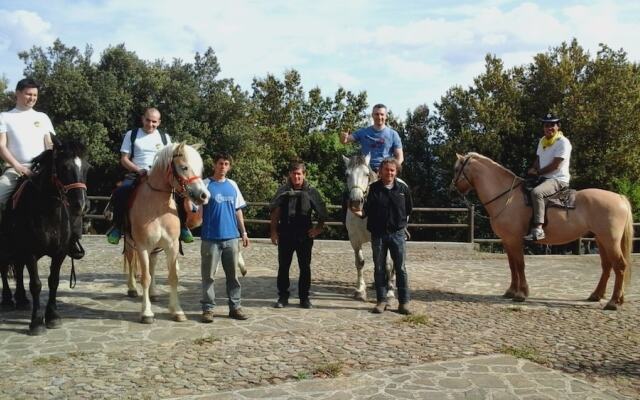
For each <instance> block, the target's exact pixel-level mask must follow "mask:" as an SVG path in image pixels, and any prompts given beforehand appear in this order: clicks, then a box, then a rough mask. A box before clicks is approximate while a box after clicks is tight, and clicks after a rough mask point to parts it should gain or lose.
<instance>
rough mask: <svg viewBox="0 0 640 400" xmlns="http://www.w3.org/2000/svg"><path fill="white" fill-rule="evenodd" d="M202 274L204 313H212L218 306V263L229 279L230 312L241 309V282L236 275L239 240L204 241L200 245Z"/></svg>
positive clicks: (201, 301)
mask: <svg viewBox="0 0 640 400" xmlns="http://www.w3.org/2000/svg"><path fill="white" fill-rule="evenodd" d="M200 256H201V261H200V272H201V273H202V300H200V303H201V304H202V311H211V310H213V308H214V307H215V305H216V301H215V297H216V294H215V290H214V282H215V275H216V271H217V270H218V263H219V262H220V261H222V268H223V269H224V275H225V277H226V279H227V297H228V298H229V310H235V309H237V308H240V281H238V277H237V275H236V271H237V267H238V239H237V238H236V239H228V240H202V244H201V245H200Z"/></svg>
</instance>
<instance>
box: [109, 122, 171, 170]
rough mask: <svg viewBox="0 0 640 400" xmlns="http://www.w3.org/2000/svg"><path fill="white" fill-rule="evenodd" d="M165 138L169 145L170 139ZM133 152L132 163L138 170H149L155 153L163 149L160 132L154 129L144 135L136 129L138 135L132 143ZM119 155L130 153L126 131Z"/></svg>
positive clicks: (129, 139) (128, 137) (129, 133)
mask: <svg viewBox="0 0 640 400" xmlns="http://www.w3.org/2000/svg"><path fill="white" fill-rule="evenodd" d="M165 136H166V138H167V144H171V138H170V137H169V135H167V134H165ZM133 146H134V147H135V150H134V151H133V160H131V162H133V163H134V164H135V165H136V166H137V167H138V168H144V169H146V170H150V169H151V166H152V165H153V161H154V160H155V158H156V153H157V152H158V151H159V150H160V149H162V148H163V147H164V143H162V137H161V136H160V132H158V130H157V129H156V130H155V131H153V132H151V133H146V132H145V131H144V130H142V128H138V134H137V135H136V140H135V142H133ZM120 152H121V153H126V154H130V153H131V131H128V132H127V133H126V135H124V140H123V141H122V146H121V147H120Z"/></svg>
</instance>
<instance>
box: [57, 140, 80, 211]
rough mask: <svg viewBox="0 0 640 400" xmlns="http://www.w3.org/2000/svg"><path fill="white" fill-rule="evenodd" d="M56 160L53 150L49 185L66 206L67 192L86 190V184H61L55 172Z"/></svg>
mask: <svg viewBox="0 0 640 400" xmlns="http://www.w3.org/2000/svg"><path fill="white" fill-rule="evenodd" d="M56 159H57V151H56V149H55V148H54V149H53V157H52V162H51V183H53V186H55V187H56V188H57V189H58V193H59V194H60V198H61V200H62V201H63V202H64V203H65V204H67V196H66V194H67V192H69V190H72V189H83V190H87V184H86V183H84V182H73V183H69V184H67V185H65V184H64V183H62V181H61V180H60V178H58V171H57V170H56Z"/></svg>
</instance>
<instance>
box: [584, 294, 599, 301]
mask: <svg viewBox="0 0 640 400" xmlns="http://www.w3.org/2000/svg"><path fill="white" fill-rule="evenodd" d="M600 299H601V297H598V296H596V295H595V294H592V295H591V296H589V298H588V299H587V301H600Z"/></svg>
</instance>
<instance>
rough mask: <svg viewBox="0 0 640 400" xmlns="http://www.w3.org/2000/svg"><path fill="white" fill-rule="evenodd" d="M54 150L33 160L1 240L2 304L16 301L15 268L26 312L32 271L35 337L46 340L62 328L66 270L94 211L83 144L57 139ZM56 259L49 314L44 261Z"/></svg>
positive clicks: (10, 207)
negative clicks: (60, 300)
mask: <svg viewBox="0 0 640 400" xmlns="http://www.w3.org/2000/svg"><path fill="white" fill-rule="evenodd" d="M52 140H53V149H51V150H46V151H44V152H43V153H42V154H40V155H39V156H37V157H36V158H34V159H33V161H32V164H31V170H32V171H33V175H31V176H28V177H26V176H25V177H22V178H21V179H20V180H19V181H18V185H17V186H16V190H15V191H14V194H13V198H12V199H10V202H9V204H7V208H6V210H5V212H4V215H3V219H2V233H3V239H2V240H0V246H1V249H0V253H2V261H1V262H0V264H2V265H0V270H1V272H2V286H3V288H2V305H3V307H7V308H11V307H12V306H13V305H14V302H13V300H12V298H11V290H10V288H9V282H8V280H7V271H8V268H9V265H12V266H13V267H14V273H15V277H16V293H15V300H16V303H17V307H18V308H26V307H28V305H29V301H28V299H27V297H26V294H25V289H24V283H23V282H22V279H23V269H24V266H25V265H26V267H27V270H28V271H29V289H30V292H31V297H32V300H33V304H32V305H31V310H32V312H31V323H30V324H29V334H30V335H40V334H42V333H44V332H45V326H46V327H47V328H50V329H53V328H59V327H60V325H61V324H62V319H61V318H60V315H59V314H58V311H57V309H58V307H57V301H56V298H57V291H58V284H59V282H60V267H61V265H62V262H63V261H64V259H65V257H66V255H67V249H69V245H70V244H71V243H72V242H73V241H74V240H76V238H80V236H81V235H82V215H83V214H84V213H85V212H86V210H87V206H88V200H87V186H86V181H87V170H88V168H89V164H88V163H87V162H86V160H84V155H85V147H84V145H82V144H81V143H79V142H75V141H69V142H64V143H63V142H60V141H59V140H58V139H57V138H56V137H55V136H54V137H52ZM43 256H49V257H51V266H50V267H49V279H48V283H49V301H48V302H47V306H46V309H45V312H44V321H43V315H42V309H41V308H40V292H41V290H42V283H41V282H40V276H39V274H38V260H40V258H42V257H43Z"/></svg>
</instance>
